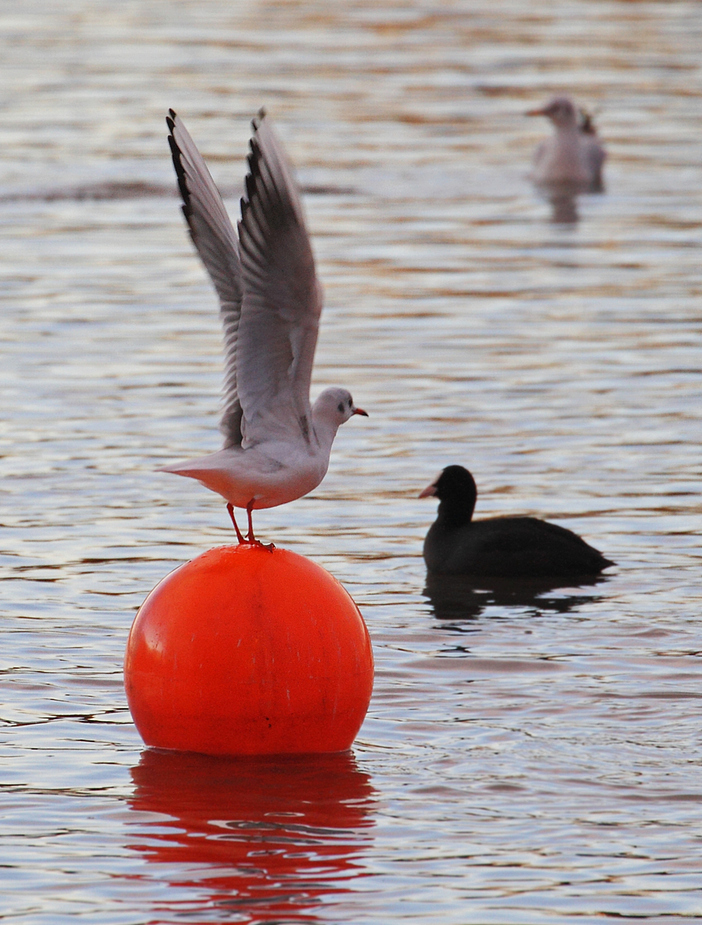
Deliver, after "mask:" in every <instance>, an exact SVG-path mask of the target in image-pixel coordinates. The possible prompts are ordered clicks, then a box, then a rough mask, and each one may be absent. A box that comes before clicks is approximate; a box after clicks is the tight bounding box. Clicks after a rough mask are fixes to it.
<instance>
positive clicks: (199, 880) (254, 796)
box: [129, 749, 375, 923]
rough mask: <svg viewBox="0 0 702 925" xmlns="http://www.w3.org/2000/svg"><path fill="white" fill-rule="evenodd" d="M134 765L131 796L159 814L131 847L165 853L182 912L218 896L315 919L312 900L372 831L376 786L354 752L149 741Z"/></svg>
mask: <svg viewBox="0 0 702 925" xmlns="http://www.w3.org/2000/svg"><path fill="white" fill-rule="evenodd" d="M131 773H132V778H133V781H134V793H133V795H132V797H131V798H130V799H129V806H130V807H131V809H133V810H135V811H138V812H144V813H155V814H158V818H155V819H154V818H152V819H146V820H144V821H141V820H140V821H139V822H138V827H139V830H140V841H139V842H138V843H135V844H131V845H130V848H131V850H132V851H136V852H138V853H139V854H140V855H142V856H143V857H144V858H145V859H146V860H147V861H149V862H151V863H154V864H162V865H166V867H165V868H164V871H163V874H159V875H158V876H163V877H167V878H168V880H169V882H170V883H171V885H172V886H173V887H174V888H176V892H174V894H173V900H172V904H173V911H174V914H176V915H177V914H179V912H178V910H180V914H183V915H185V916H186V918H187V915H188V912H190V913H191V914H192V913H195V912H196V911H197V910H198V909H205V908H207V909H209V910H211V909H212V907H213V906H214V907H215V908H217V909H220V910H221V912H222V914H223V915H232V914H234V915H236V914H246V913H247V910H250V909H255V915H256V921H257V922H274V921H275V922H281V921H285V922H308V923H309V922H314V921H317V918H316V916H315V915H313V914H311V912H310V907H314V906H316V905H318V904H319V903H320V902H321V901H322V898H323V897H327V896H330V895H337V894H339V893H345V892H348V891H349V890H350V889H351V887H350V881H351V880H352V879H353V878H356V877H358V876H362V875H363V873H364V871H363V870H362V868H361V867H360V865H359V864H358V862H357V860H356V859H357V858H358V857H359V855H361V854H362V853H365V851H366V849H367V846H368V845H369V843H370V841H371V836H370V833H369V831H368V830H369V829H370V828H371V827H372V825H373V816H372V808H373V804H374V793H375V792H374V789H373V787H372V785H371V782H370V778H369V776H368V775H367V774H365V773H364V772H363V771H360V770H359V769H358V767H357V766H356V763H355V761H354V758H353V755H351V754H350V753H344V754H332V755H314V756H304V757H300V756H296V757H292V758H287V757H277V758H270V757H266V758H244V759H234V758H232V759H227V758H211V757H208V756H203V755H194V754H189V753H182V752H164V751H157V750H151V749H149V750H146V751H144V752H143V753H142V755H141V759H140V761H139V764H138V765H137V766H136V767H134V768H132V771H131ZM146 876H148V874H146ZM203 891H204V893H203ZM186 909H187V910H188V912H186ZM249 920H250V919H249V918H248V917H247V918H246V921H249ZM237 921H238V919H237ZM242 921H243V919H242Z"/></svg>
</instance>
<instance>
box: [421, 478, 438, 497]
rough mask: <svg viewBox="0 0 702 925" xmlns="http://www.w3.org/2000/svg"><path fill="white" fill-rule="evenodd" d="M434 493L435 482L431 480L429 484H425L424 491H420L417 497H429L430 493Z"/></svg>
mask: <svg viewBox="0 0 702 925" xmlns="http://www.w3.org/2000/svg"><path fill="white" fill-rule="evenodd" d="M435 494H436V483H435V482H432V483H431V485H427V487H426V488H425V489H424V491H422V492H420V493H419V494H418V495H417V497H418V498H431V497H432V495H435Z"/></svg>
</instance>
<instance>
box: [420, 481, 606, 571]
mask: <svg viewBox="0 0 702 925" xmlns="http://www.w3.org/2000/svg"><path fill="white" fill-rule="evenodd" d="M477 496H478V491H477V488H476V487H475V479H474V478H473V476H472V475H471V473H470V472H469V471H468V470H467V469H465V468H464V467H463V466H447V467H446V468H445V469H444V470H443V471H442V472H440V473H439V475H438V476H437V477H436V478H435V479H434V481H433V482H432V483H431V485H428V486H427V487H426V488H425V489H424V491H423V492H421V494H420V495H419V497H420V498H428V497H436V498H438V499H439V514H438V517H437V519H436V520H435V521H434V523H433V524H432V525H431V527H430V528H429V532H428V533H427V535H426V538H425V540H424V561H425V563H426V566H427V570H428V571H429V572H430V573H433V574H436V575H473V576H480V577H491V578H554V577H558V576H560V577H563V576H578V575H580V576H585V575H598V574H599V573H600V572H601V571H602V570H603V569H605V568H607V566H609V565H614V563H613V562H611V561H610V560H609V559H605V557H604V556H603V555H602V554H601V553H600V552H598V550H597V549H594V548H593V547H592V546H590V545H588V543H586V542H585V540H583V539H581V538H580V537H579V536H578V535H577V534H576V533H573V531H572V530H566V528H565V527H559V526H558V525H557V524H552V523H548V521H545V520H538V519H537V518H536V517H488V518H485V519H484V520H475V521H474V520H473V519H472V518H473V510H474V508H475V502H476V499H477Z"/></svg>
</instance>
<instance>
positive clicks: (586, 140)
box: [527, 96, 606, 192]
mask: <svg viewBox="0 0 702 925" xmlns="http://www.w3.org/2000/svg"><path fill="white" fill-rule="evenodd" d="M527 115H528V116H546V118H547V119H550V120H551V122H552V124H553V127H554V130H555V131H554V134H553V135H552V136H551V137H550V138H547V139H546V140H545V141H542V142H541V144H540V145H539V147H538V148H537V149H536V153H535V155H534V166H533V170H532V178H533V180H534V182H535V183H538V184H540V185H552V184H571V185H573V186H574V187H577V188H578V189H579V190H581V191H589V192H597V191H598V190H601V189H602V166H603V164H604V162H605V158H606V152H605V150H604V148H603V147H602V145H601V144H600V141H599V139H598V137H597V133H596V131H595V128H594V125H593V123H592V119H591V117H590V116H589V115H587V114H583V115H584V117H583V118H580V114H579V112H578V111H577V110H576V108H575V105H574V104H573V102H572V100H571V99H569V97H567V96H557V97H555V98H554V99H552V100H551V102H550V103H548V104H547V105H546V106H543V107H541V108H540V109H530V110H529V112H527Z"/></svg>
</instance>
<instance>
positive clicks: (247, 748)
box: [124, 543, 373, 755]
mask: <svg viewBox="0 0 702 925" xmlns="http://www.w3.org/2000/svg"><path fill="white" fill-rule="evenodd" d="M124 682H125V689H126V692H127V701H128V703H129V709H130V710H131V713H132V717H133V719H134V722H135V724H136V727H137V729H138V730H139V733H140V734H141V737H142V738H143V740H144V742H145V743H146V744H147V745H152V746H155V747H157V748H168V749H177V750H179V751H192V752H202V753H204V754H209V755H263V754H290V753H305V752H307V753H312V752H340V751H345V750H346V749H348V748H350V747H351V743H352V742H353V740H354V738H355V737H356V734H357V733H358V730H359V729H360V728H361V723H362V722H363V720H364V717H365V715H366V711H367V709H368V704H369V702H370V696H371V691H372V689H373V652H372V649H371V643H370V638H369V636H368V630H367V629H366V625H365V623H364V622H363V617H362V616H361V613H360V611H359V609H358V607H357V606H356V604H355V603H354V601H353V599H352V598H351V596H350V595H349V594H348V592H347V591H346V590H345V589H344V588H343V587H342V585H341V584H340V583H339V582H338V581H337V580H336V579H335V578H333V577H332V576H331V575H330V574H329V573H328V572H326V571H325V570H324V569H323V568H321V567H320V566H319V565H316V564H315V563H314V562H311V561H310V560H309V559H306V558H304V557H303V556H300V555H297V554H296V553H293V552H290V551H288V550H285V549H269V548H266V547H263V546H260V545H251V544H247V543H243V544H241V545H239V546H221V547H219V548H216V549H211V550H210V551H209V552H206V553H204V554H203V555H201V556H198V557H197V558H195V559H193V560H192V561H191V562H187V563H186V564H185V565H182V566H181V567H180V568H178V569H176V570H175V571H174V572H172V573H171V574H170V575H168V576H167V577H166V578H164V580H163V581H162V582H160V584H158V585H157V586H156V587H155V588H154V590H153V591H152V592H151V594H149V596H148V597H147V599H146V600H145V601H144V603H143V605H142V606H141V608H140V609H139V612H138V613H137V615H136V618H135V620H134V623H133V625H132V628H131V631H130V633H129V639H128V641H127V651H126V654H125V659H124Z"/></svg>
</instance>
